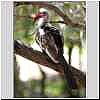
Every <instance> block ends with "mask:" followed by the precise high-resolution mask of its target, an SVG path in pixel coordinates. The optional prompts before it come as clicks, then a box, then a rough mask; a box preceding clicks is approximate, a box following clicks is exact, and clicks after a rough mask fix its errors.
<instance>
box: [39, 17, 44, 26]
mask: <svg viewBox="0 0 100 100" xmlns="http://www.w3.org/2000/svg"><path fill="white" fill-rule="evenodd" d="M43 23H44V18H40V19H39V21H38V27H41V26H42V25H43Z"/></svg>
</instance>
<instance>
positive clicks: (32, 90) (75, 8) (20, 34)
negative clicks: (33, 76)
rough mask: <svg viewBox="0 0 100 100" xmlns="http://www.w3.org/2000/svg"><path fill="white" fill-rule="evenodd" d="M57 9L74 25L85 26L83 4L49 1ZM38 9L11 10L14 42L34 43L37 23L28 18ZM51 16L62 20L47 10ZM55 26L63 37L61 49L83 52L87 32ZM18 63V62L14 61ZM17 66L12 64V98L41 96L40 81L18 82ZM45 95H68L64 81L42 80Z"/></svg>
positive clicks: (22, 8)
mask: <svg viewBox="0 0 100 100" xmlns="http://www.w3.org/2000/svg"><path fill="white" fill-rule="evenodd" d="M48 3H50V4H52V5H54V6H56V7H58V8H59V9H60V10H61V11H62V12H63V13H64V14H66V15H67V16H68V17H69V18H70V19H71V20H72V21H73V22H77V23H79V24H84V25H85V19H86V18H85V16H86V15H85V14H86V11H85V1H70V2H67V1H66V2H64V1H60V2H56V1H50V2H48ZM38 10H39V7H37V6H32V5H20V6H16V7H14V39H15V40H20V41H22V42H23V43H24V44H25V45H28V46H30V45H31V44H32V43H33V42H34V41H35V40H34V33H35V31H36V28H37V27H36V26H37V23H33V22H32V19H30V18H29V17H28V16H29V15H31V14H32V13H37V12H38ZM48 11H49V15H50V17H49V18H50V21H51V20H52V21H61V20H63V19H62V18H61V17H60V16H59V15H57V13H55V12H54V11H53V10H51V9H48ZM53 25H55V26H56V27H58V28H59V29H60V30H61V31H62V34H63V35H64V44H65V45H64V46H67V47H68V48H70V47H72V46H74V45H77V46H78V47H79V48H80V51H79V52H80V54H81V53H82V52H81V49H84V46H83V43H84V44H86V43H85V42H86V31H85V28H74V27H69V26H67V25H64V24H61V23H53ZM15 63H17V62H15ZM17 67H18V65H16V64H15V78H14V80H15V81H14V84H15V85H14V86H15V87H14V88H15V97H43V96H41V95H39V94H40V93H41V90H40V87H41V85H40V80H38V81H36V80H30V81H28V82H21V81H20V80H19V78H18V75H19V74H18V69H16V68H17ZM44 91H45V96H44V97H66V96H68V93H67V92H65V91H66V88H65V83H64V80H63V79H62V78H61V77H60V76H59V77H58V78H56V77H55V79H52V80H50V79H46V80H45V89H44ZM84 91H85V90H84V89H83V88H82V89H80V92H79V93H80V96H81V97H84V96H85V92H84Z"/></svg>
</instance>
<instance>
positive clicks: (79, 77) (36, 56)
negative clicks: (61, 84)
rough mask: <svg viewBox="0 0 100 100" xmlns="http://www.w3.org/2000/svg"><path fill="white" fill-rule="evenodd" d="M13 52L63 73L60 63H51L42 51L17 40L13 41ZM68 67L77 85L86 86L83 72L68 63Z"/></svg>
mask: <svg viewBox="0 0 100 100" xmlns="http://www.w3.org/2000/svg"><path fill="white" fill-rule="evenodd" d="M14 52H15V53H16V54H18V55H20V56H23V57H24V58H27V59H29V60H31V61H33V62H36V63H38V64H40V65H43V66H47V67H49V68H52V69H54V70H56V71H57V72H59V73H60V74H62V75H63V74H64V67H63V66H62V65H60V64H55V63H53V62H52V61H51V60H50V59H49V58H48V57H47V56H45V55H44V54H43V53H41V52H39V51H36V50H33V49H32V48H29V47H27V46H25V45H23V44H21V43H19V42H17V41H16V40H15V41H14ZM41 59H42V60H41ZM69 69H70V70H71V71H72V73H73V75H74V76H75V79H76V81H77V83H79V85H81V86H82V87H86V76H85V74H84V73H83V72H81V71H80V70H78V69H76V68H74V67H72V66H71V65H69Z"/></svg>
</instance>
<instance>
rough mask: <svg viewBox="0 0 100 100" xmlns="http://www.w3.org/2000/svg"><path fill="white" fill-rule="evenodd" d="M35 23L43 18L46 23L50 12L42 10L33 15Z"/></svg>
mask: <svg viewBox="0 0 100 100" xmlns="http://www.w3.org/2000/svg"><path fill="white" fill-rule="evenodd" d="M31 17H32V19H33V22H35V21H37V20H39V19H40V18H43V19H44V20H45V21H47V20H48V11H47V10H46V9H44V8H41V9H40V10H39V12H38V13H37V14H32V15H31Z"/></svg>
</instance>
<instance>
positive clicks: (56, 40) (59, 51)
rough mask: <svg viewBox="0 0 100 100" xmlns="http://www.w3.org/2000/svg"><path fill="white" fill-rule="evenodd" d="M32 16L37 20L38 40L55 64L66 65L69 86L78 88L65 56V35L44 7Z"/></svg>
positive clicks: (65, 74)
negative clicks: (50, 20) (50, 18)
mask: <svg viewBox="0 0 100 100" xmlns="http://www.w3.org/2000/svg"><path fill="white" fill-rule="evenodd" d="M31 17H32V18H33V21H34V22H35V21H36V20H37V31H36V42H37V43H38V45H39V46H40V48H41V49H42V51H43V52H44V53H45V54H46V55H48V56H49V58H50V59H51V60H52V61H53V62H54V63H55V64H58V63H59V64H61V65H62V66H63V67H64V76H65V79H66V80H67V82H68V85H69V88H71V89H76V88H77V84H76V81H75V78H74V77H73V75H72V72H71V70H69V68H68V67H69V66H70V65H69V64H68V63H67V62H66V60H65V58H64V56H63V53H64V50H63V45H64V37H63V36H62V34H61V32H60V30H59V29H57V28H56V27H55V26H53V25H51V24H50V23H49V22H48V20H49V14H48V11H47V10H46V9H44V8H41V9H40V10H39V12H38V13H37V14H33V15H31Z"/></svg>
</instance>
